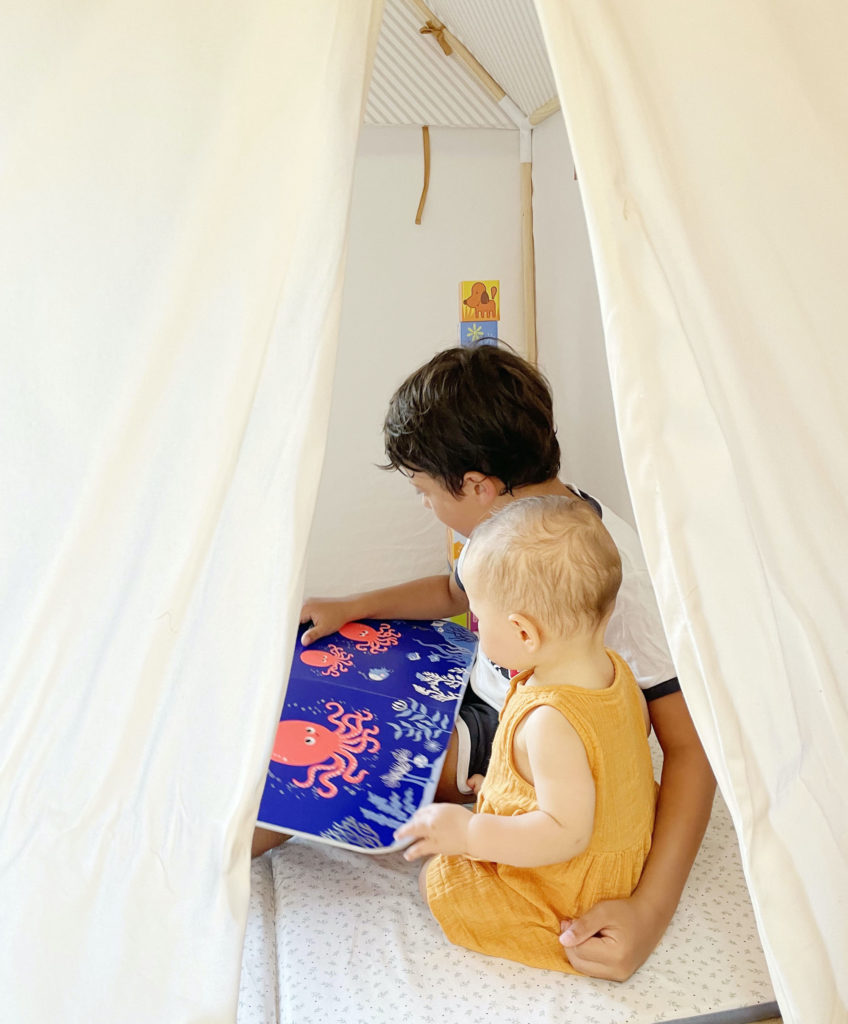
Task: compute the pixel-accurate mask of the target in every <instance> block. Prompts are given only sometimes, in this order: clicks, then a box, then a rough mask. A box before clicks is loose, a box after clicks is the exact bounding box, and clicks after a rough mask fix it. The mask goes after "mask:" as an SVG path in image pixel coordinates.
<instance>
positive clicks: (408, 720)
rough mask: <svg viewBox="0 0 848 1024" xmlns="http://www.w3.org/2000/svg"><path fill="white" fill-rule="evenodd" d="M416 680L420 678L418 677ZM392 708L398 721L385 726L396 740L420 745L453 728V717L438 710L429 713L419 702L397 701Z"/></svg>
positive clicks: (424, 705)
mask: <svg viewBox="0 0 848 1024" xmlns="http://www.w3.org/2000/svg"><path fill="white" fill-rule="evenodd" d="M423 675H429V673H423ZM418 678H421V676H420V675H419V677H418ZM437 678H440V677H437ZM453 699H457V698H456V697H454V698H453ZM392 708H393V710H394V711H395V713H396V714H397V717H398V719H399V721H392V720H390V721H388V722H387V723H386V724H387V726H388V727H389V728H390V729H393V730H394V734H395V739H396V740H399V739H400V738H401V737H403V738H404V739H405V740H414V741H415V742H416V743H420V742H421V741H422V740H434V739H435V738H436V737H437V736H439V735H441V733H444V732H449V731H450V729H451V728H452V727H453V715H448V714H446V713H445V712H443V711H439V710H438V709H436V710H434V711H432V712H431V711H430V710H429V708H428V707H427V705H426V704H423V703H422V702H421V701H417V700H413V699H411V698H410V699H409V700H398V701H395V702H394V703H393V704H392Z"/></svg>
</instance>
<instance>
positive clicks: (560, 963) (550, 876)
mask: <svg viewBox="0 0 848 1024" xmlns="http://www.w3.org/2000/svg"><path fill="white" fill-rule="evenodd" d="M607 653H608V654H609V657H610V658H611V660H612V662H613V665H614V666H615V676H614V679H613V682H612V685H611V686H609V687H607V688H606V689H604V690H586V689H583V688H582V687H576V686H560V687H550V688H542V687H535V686H525V685H523V684H524V680H525V679H526V678H527V677H528V676H529V675H530V673H529V672H525V673H522V674H521V675H518V676H516V677H515V678H514V679H513V680H512V685H511V687H510V691H509V694H508V696H507V699H506V703H505V704H504V707H503V710H502V711H501V716H500V724H499V725H498V730H497V733H496V734H495V739H494V743H493V745H492V759H491V762H490V764H489V770H488V773H487V774H486V781H485V784H484V786H483V789H482V791H481V793H480V795H479V796H478V798H477V806H476V813H478V814H510V815H511V814H526V813H527V812H528V811H533V810H536V809H537V807H538V804H537V803H536V793H535V790H534V789H533V787H532V786H531V785H530V784H529V783H528V782H526V781H525V780H524V779H523V778H522V777H521V776H520V775H519V774H518V772H517V771H516V769H515V765H514V762H513V759H512V744H513V736H514V734H515V729H516V726H517V725H518V723H519V722H520V721H521V720H522V718H524V716H525V715H526V714H527V713H528V712H529V711H531V710H532V709H533V708H535V707H538V706H539V705H542V704H547V705H550V706H551V707H555V708H556V709H557V710H558V711H560V712H561V713H562V714H563V715H564V716H565V717H566V718H567V719H568V721H569V722H570V723H571V725H572V726H573V727H574V728H575V729H576V730H577V733H578V735H579V736H580V738H581V740H582V741H583V745H584V746H585V748H586V755H587V757H588V761H589V766H590V768H591V770H592V775H593V777H594V780H595V821H594V829H593V831H592V838H591V840H590V842H589V846H588V847H587V849H586V850H584V852H583V853H581V854H579V855H578V856H577V857H573V858H572V859H571V860H568V861H563V862H562V863H559V864H551V865H546V866H544V867H538V868H516V867H511V866H509V865H508V864H495V863H492V862H490V861H480V860H471V859H470V858H468V857H445V856H439V857H435V858H434V859H433V860H432V861H431V862H430V865H429V868H428V870H427V900H428V902H429V904H430V909H431V911H432V912H433V914H434V915H435V917H436V920H437V921H438V922H439V924H440V925H441V926H442V929H443V930H444V933H445V935H446V936H447V937H448V938H449V939H450V941H451V942H454V943H456V944H457V945H459V946H465V947H466V948H467V949H473V950H476V951H478V952H480V953H488V954H489V955H490V956H499V957H505V958H506V959H507V960H517V961H518V962H519V963H522V964H528V965H529V966H531V967H545V968H548V969H550V970H553V971H565V972H567V973H571V974H576V973H579V972H577V971H575V970H574V968H573V967H572V966H571V964H570V963H569V962H568V960H567V959H566V956H565V951H564V950H563V948H562V946H561V945H560V943H559V934H560V922H561V921H562V920H563V919H564V918H575V917H579V916H580V915H581V914H583V913H585V912H586V911H587V910H589V909H590V908H591V907H592V906H594V904H595V903H597V902H598V901H599V900H606V899H619V898H621V897H626V896H629V895H630V894H631V893H632V892H633V890H634V889H635V888H636V884H637V882H638V881H639V876H640V875H641V873H642V867H643V865H644V863H645V858H646V857H647V855H648V851H649V849H650V847H651V832H652V830H653V827H654V808H655V804H656V792H657V786H656V783H655V782H654V776H653V770H652V767H651V754H650V750H649V748H648V740H647V737H646V735H645V720H644V716H643V714H642V707H641V699H640V695H639V691H638V687H637V684H636V681H635V680H634V678H633V673H632V672H631V671H630V669H629V667H628V666H627V663H626V662H625V661H624V660H623V659H622V658H621V657H619V655H618V654H616V653H615V652H614V651H608V652H607ZM563 785H568V781H567V780H563Z"/></svg>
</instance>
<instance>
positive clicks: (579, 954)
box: [559, 897, 663, 981]
mask: <svg viewBox="0 0 848 1024" xmlns="http://www.w3.org/2000/svg"><path fill="white" fill-rule="evenodd" d="M662 933H663V928H662V924H661V922H657V921H656V920H654V919H652V917H651V915H650V914H649V913H646V912H642V913H640V907H639V903H638V900H637V899H636V898H635V897H630V899H623V900H604V901H603V902H602V903H597V904H595V906H594V907H592V909H591V910H589V911H587V912H586V913H585V914H584V915H583V916H582V917H580V918H577V919H576V920H573V921H563V922H562V934H561V935H560V937H559V941H560V942H561V943H562V945H563V947H564V951H565V955H566V956H567V957H568V959H569V961H570V963H571V966H572V967H575V968H576V969H577V970H578V971H580V972H581V973H582V974H589V975H591V976H592V977H593V978H603V979H605V980H607V981H627V979H628V978H629V977H630V976H631V975H632V974H633V973H634V971H636V970H638V968H639V967H641V966H642V964H643V963H644V962H645V960H647V959H648V957H649V956H650V955H651V953H652V952H653V950H654V947H655V946H656V945H657V943H658V942H659V940H660V938H661V937H662Z"/></svg>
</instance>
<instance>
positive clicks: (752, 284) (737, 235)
mask: <svg viewBox="0 0 848 1024" xmlns="http://www.w3.org/2000/svg"><path fill="white" fill-rule="evenodd" d="M537 9H538V12H539V16H540V20H541V22H542V26H543V29H544V31H545V35H546V40H547V43H548V46H549V52H550V56H551V61H552V64H553V66H554V70H555V73H556V76H557V80H558V88H559V93H560V98H561V101H562V105H563V109H564V112H565V116H566V121H567V124H568V129H569V135H570V138H571V141H572V145H573V150H574V153H575V159H576V163H577V173H578V176H579V179H580V183H581V189H582V194H583V197H584V202H585V206H586V211H587V218H588V224H589V232H590V236H591V240H592V247H593V254H594V259H595V264H596V269H597V275H598V280H599V285H600V293H601V304H602V312H603V318H604V325H605V333H606V338H607V347H608V355H609V362H610V367H611V374H612V384H613V392H614V398H615V403H616V415H617V419H618V423H619V433H620V436H621V443H622V450H623V458H624V463H625V469H626V472H627V477H628V485H629V488H630V492H631V498H632V502H633V508H634V511H635V514H636V518H637V522H638V526H639V530H640V533H641V536H642V539H643V543H644V545H645V550H646V554H647V558H648V562H649V565H650V568H651V574H652V577H653V579H654V582H655V587H656V591H657V597H658V599H659V603H660V606H661V608H662V612H663V618H664V622H665V626H666V631H667V633H668V636H669V640H670V643H671V646H672V653H673V655H674V658H675V661H676V664H677V668H678V671H679V673H680V678H681V682H682V685H683V689H684V693H685V696H686V699H687V702H688V704H689V707H690V709H691V711H692V715H693V718H694V720H695V723H696V725H697V728H698V730H699V732H700V735H701V737H702V739H703V741H704V744H705V747H706V749H707V752H708V754H709V757H710V760H711V762H712V764H713V766H714V768H715V770H716V774H717V778H718V781H719V785H720V787H721V790H722V793H723V795H724V796H725V798H726V800H727V802H728V804H729V807H730V809H731V812H732V815H733V818H734V823H735V826H736V829H737V832H738V834H739V836H740V840H741V846H742V856H743V864H744V866H745V870H746V874H747V877H748V880H749V884H750V887H751V891H752V897H753V903H754V907H755V911H756V913H757V917H758V923H759V927H760V931H761V935H762V938H763V943H764V948H765V951H766V954H767V958H768V961H769V966H770V971H771V973H772V977H773V981H774V984H775V990H776V993H777V996H778V1000H779V1003H780V1007H781V1011H782V1013H783V1016H784V1019H785V1020H786V1021H788V1022H790V1021H791V1022H797V1024H809V1022H812V1021H817V1022H818V1021H821V1022H825V1021H827V1022H831V1021H833V1022H836V1021H844V1020H846V1019H848V974H846V971H845V965H846V963H848V929H846V927H845V920H846V915H848V795H846V788H845V780H846V779H848V742H846V740H847V739H848V686H846V681H845V655H846V645H845V635H846V621H848V557H846V552H848V545H846V542H845V536H844V535H845V528H846V499H845V495H846V493H848V459H846V441H848V413H846V403H845V395H844V388H845V384H846V382H847V381H848V348H846V345H845V339H846V325H848V289H846V287H845V281H844V275H845V266H846V263H848V203H846V201H845V196H846V191H845V182H846V180H848V144H847V143H846V134H845V124H846V123H848V80H847V79H846V76H845V65H844V41H845V39H846V38H848V9H846V7H845V5H844V4H842V3H841V2H840V0H818V2H817V3H815V4H812V5H810V4H805V5H798V4H795V3H791V2H779V3H778V2H775V3H769V4H739V3H735V2H731V0H710V2H709V3H700V4H693V3H686V4H680V3H676V2H674V0H662V2H659V3H651V4H633V3H631V2H630V0H615V2H611V3H607V4H603V5H601V4H593V3H579V2H577V3H569V4H563V3H560V2H559V0H537Z"/></svg>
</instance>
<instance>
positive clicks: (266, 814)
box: [259, 619, 477, 853]
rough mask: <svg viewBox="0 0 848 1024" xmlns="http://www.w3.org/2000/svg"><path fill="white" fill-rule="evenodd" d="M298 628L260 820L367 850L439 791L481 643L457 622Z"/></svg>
mask: <svg viewBox="0 0 848 1024" xmlns="http://www.w3.org/2000/svg"><path fill="white" fill-rule="evenodd" d="M306 629H307V626H306V625H302V626H301V627H300V629H299V631H298V637H297V642H296V644H295V650H294V657H293V658H292V665H291V670H290V674H289V681H288V688H287V690H286V699H285V704H284V706H283V711H282V714H281V715H280V723H279V725H278V726H277V734H276V738H275V741H274V749H273V752H272V754H271V762H270V764H269V766H268V776H267V779H266V782H265V791H264V793H263V795H262V802H261V804H260V807H259V823H260V824H261V825H265V826H270V827H271V828H277V829H281V830H282V831H286V832H292V833H298V834H300V835H305V836H309V837H311V838H314V839H317V840H322V841H324V842H329V843H335V844H336V845H341V846H345V847H347V848H349V849H356V850H360V851H362V852H366V853H368V852H370V853H382V852H386V851H387V850H390V849H394V848H395V847H396V846H397V845H398V844H396V843H395V840H394V836H393V833H394V830H395V829H396V828H398V827H399V826H400V825H402V824H403V823H404V822H405V821H407V820H408V819H409V818H410V817H411V815H412V814H413V813H414V812H415V811H416V810H417V809H418V808H419V807H420V806H422V804H425V803H429V802H430V801H431V800H432V799H433V796H434V794H435V790H436V783H437V781H438V778H439V773H440V771H441V767H442V762H443V761H444V758H445V751H446V750H447V745H448V741H449V739H450V736H451V732H452V730H453V725H454V721H455V719H456V716H457V713H458V711H459V704H460V701H461V700H462V695H463V694H464V692H465V687H466V685H467V684H468V677H469V674H470V671H471V664H472V662H473V660H474V654H475V651H476V649H477V637H476V636H475V635H474V633H472V632H470V631H469V630H467V629H465V628H464V627H463V626H459V625H457V624H456V623H455V622H450V621H445V620H437V621H434V622H419V621H403V620H398V619H392V620H390V621H388V622H381V621H377V620H372V619H363V620H362V621H360V622H349V623H347V624H346V625H345V626H343V627H342V628H341V630H340V631H339V632H338V633H333V634H331V635H330V636H326V637H322V638H321V639H320V640H316V641H315V642H314V643H312V644H310V645H309V646H308V647H303V646H302V645H301V642H300V638H301V636H302V635H303V633H304V631H305V630H306Z"/></svg>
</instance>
